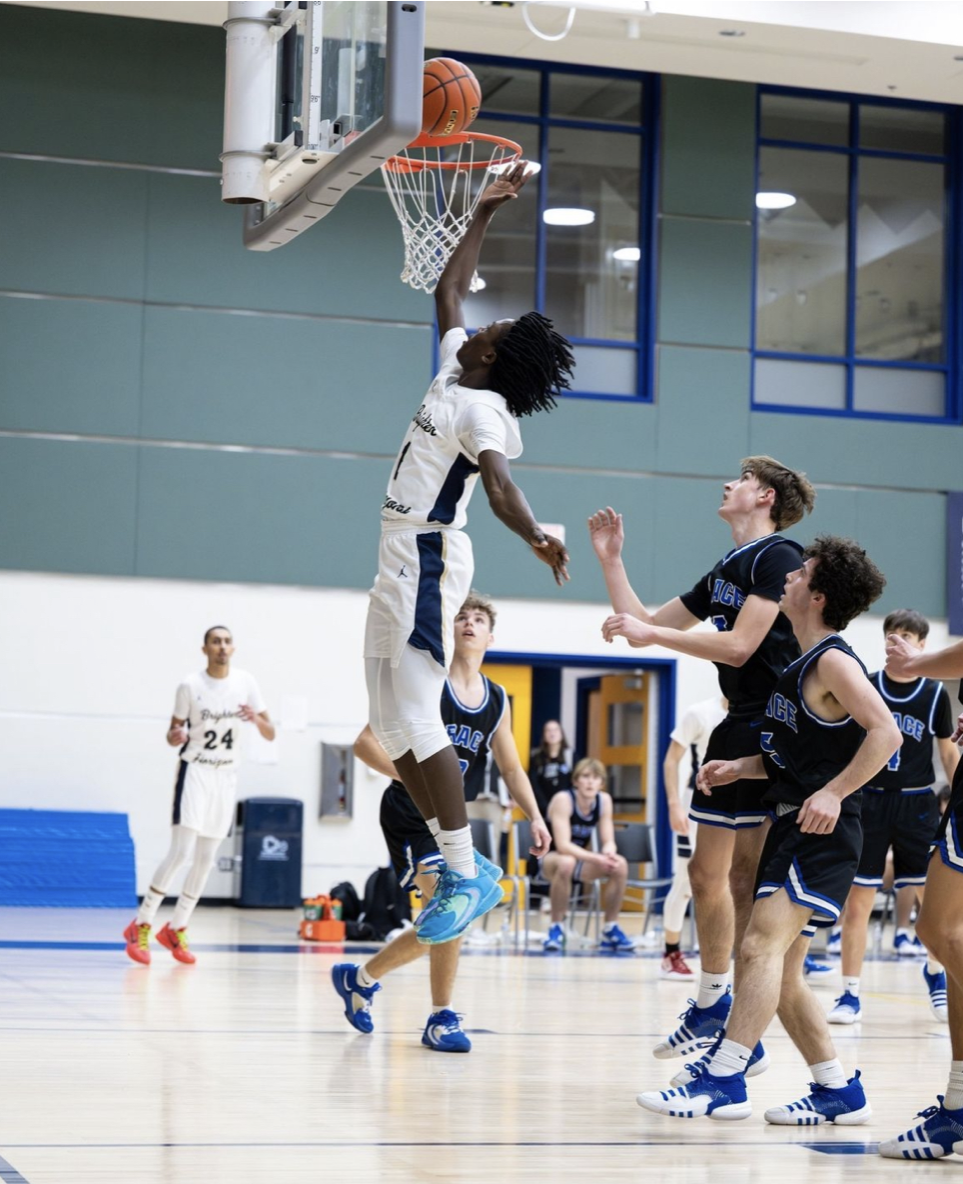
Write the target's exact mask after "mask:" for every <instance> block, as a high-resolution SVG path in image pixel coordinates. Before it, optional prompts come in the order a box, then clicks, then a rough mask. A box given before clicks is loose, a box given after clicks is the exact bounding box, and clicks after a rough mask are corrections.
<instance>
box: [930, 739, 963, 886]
mask: <svg viewBox="0 0 963 1184" xmlns="http://www.w3.org/2000/svg"><path fill="white" fill-rule="evenodd" d="M933 851H939V853H940V859H942V860H943V862H944V863H945V864H946V866H947V867H951V868H952V869H953V870H954V871H955V872H963V761H960V763H959V764H958V765H957V766H956V773H955V775H954V777H953V792H952V793H951V794H950V800H949V804H948V805H947V807H946V810H945V811H944V812H943V817H942V818H941V819H940V825H939V829H938V830H937V832H936V842H935V843H934V844H933ZM931 854H932V852H931Z"/></svg>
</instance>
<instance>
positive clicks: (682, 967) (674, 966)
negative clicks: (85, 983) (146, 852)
mask: <svg viewBox="0 0 963 1184" xmlns="http://www.w3.org/2000/svg"><path fill="white" fill-rule="evenodd" d="M159 939H160V934H158V940H159ZM659 978H668V979H673V980H674V981H676V982H685V983H690V982H693V981H694V979H695V971H694V970H693V969H692V967H691V966H689V964H688V963H687V962H686V960H685V958H683V956H682V951H681V950H673V951H672V953H671V954H666V956H665V957H664V958H663V959H662V968H661V970H660V971H659Z"/></svg>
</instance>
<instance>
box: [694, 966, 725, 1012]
mask: <svg viewBox="0 0 963 1184" xmlns="http://www.w3.org/2000/svg"><path fill="white" fill-rule="evenodd" d="M728 987H729V968H728V967H726V969H725V970H724V971H723V972H722V973H721V974H710V973H709V971H708V970H703V971H701V972H700V973H699V994H698V995H697V996H696V1007H711V1006H712V1005H713V1003H715V1002H717V1001H718V1000H719V999H721V998H722V996H723V995H724V994H725V993H726V991H727V990H728Z"/></svg>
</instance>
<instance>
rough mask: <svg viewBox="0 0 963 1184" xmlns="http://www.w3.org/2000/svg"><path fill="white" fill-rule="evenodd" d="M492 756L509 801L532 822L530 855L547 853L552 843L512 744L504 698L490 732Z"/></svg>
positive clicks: (513, 739) (508, 711) (540, 855)
mask: <svg viewBox="0 0 963 1184" xmlns="http://www.w3.org/2000/svg"><path fill="white" fill-rule="evenodd" d="M492 756H493V757H494V758H495V764H496V765H497V766H498V771H499V773H500V774H501V776H502V779H503V780H504V782H505V784H506V785H507V786H508V792H509V794H510V795H511V799H512V801H513V802H514V803H515V805H516V806H518V808H519V809H520V810H521V812H522V813H523V814H524V815H525V817H526V818H527V819H528V820H529V822H530V823H531V824H532V847H531V851H532V854H533V855H537V856H538V857H539V858H541V857H542V856H543V855H546V854H547V853H548V850H549V848H550V847H551V845H552V836H551V834H550V833H549V830H548V827H547V826H546V825H545V820H544V819H543V818H542V815H541V811H540V810H539V808H538V802H537V801H536V800H535V792H534V790H533V789H532V783H531V781H529V779H528V774H527V773H526V772H525V770H524V769H523V768H522V762H521V760H520V759H519V756H518V748H517V747H516V745H515V737H514V736H513V735H512V712H511V708H510V707H509V706H508V703H507V702H506V704H505V714H504V715H503V716H502V719H501V723H500V724H499V725H498V727H497V728H496V729H495V735H494V736H492Z"/></svg>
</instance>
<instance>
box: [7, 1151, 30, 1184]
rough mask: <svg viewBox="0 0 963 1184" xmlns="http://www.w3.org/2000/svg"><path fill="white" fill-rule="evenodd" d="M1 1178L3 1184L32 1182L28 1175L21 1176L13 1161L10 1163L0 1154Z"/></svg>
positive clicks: (27, 1183) (26, 1183) (28, 1183)
mask: <svg viewBox="0 0 963 1184" xmlns="http://www.w3.org/2000/svg"><path fill="white" fill-rule="evenodd" d="M0 1180H2V1181H3V1184H30V1181H29V1180H28V1179H27V1177H26V1176H21V1175H20V1173H19V1172H18V1171H17V1169H16V1168H15V1167H14V1166H13V1164H12V1163H8V1162H7V1161H6V1160H5V1159H4V1158H3V1156H2V1155H0Z"/></svg>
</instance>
